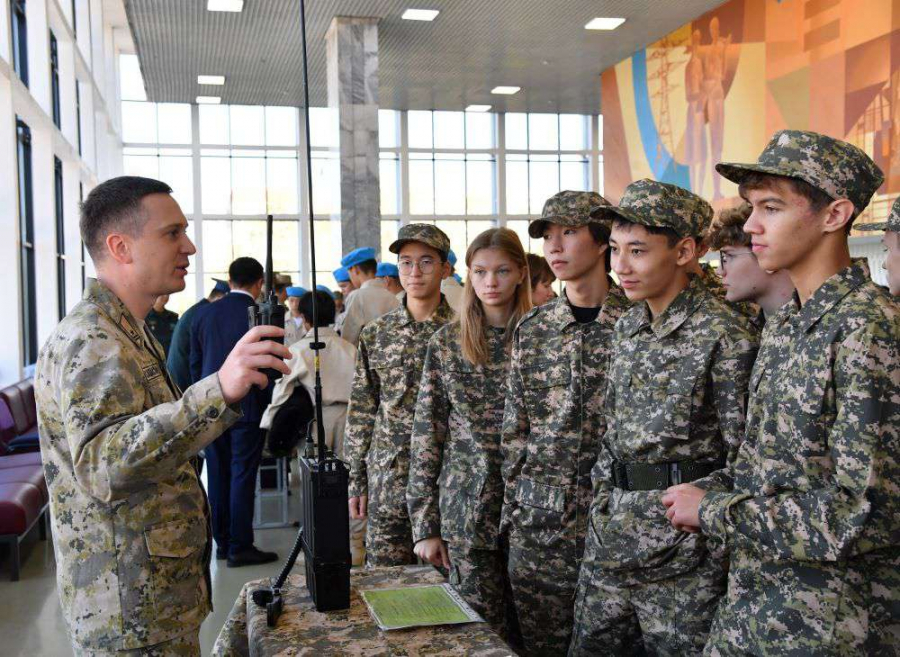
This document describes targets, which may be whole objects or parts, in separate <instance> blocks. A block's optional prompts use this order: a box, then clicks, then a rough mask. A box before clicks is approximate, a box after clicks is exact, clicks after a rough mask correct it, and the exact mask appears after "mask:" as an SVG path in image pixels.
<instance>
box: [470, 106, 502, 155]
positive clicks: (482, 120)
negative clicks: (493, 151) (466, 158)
mask: <svg viewBox="0 0 900 657" xmlns="http://www.w3.org/2000/svg"><path fill="white" fill-rule="evenodd" d="M496 119H497V116H496V114H491V113H489V112H466V148H494V147H495V146H496V145H497V143H496V142H497V140H496V136H495V131H494V126H495V125H496V123H497V120H496Z"/></svg>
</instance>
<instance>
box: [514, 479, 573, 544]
mask: <svg viewBox="0 0 900 657" xmlns="http://www.w3.org/2000/svg"><path fill="white" fill-rule="evenodd" d="M565 509H566V489H565V488H563V487H562V486H551V485H549V484H544V483H541V482H539V481H535V480H533V479H525V478H520V479H519V480H518V483H517V485H516V518H515V520H514V524H515V525H516V527H517V528H520V529H525V530H528V531H529V532H531V533H534V537H535V538H536V539H537V540H538V542H540V543H543V544H545V545H546V544H550V543H552V542H553V540H554V539H555V538H556V537H557V536H558V535H559V533H560V532H561V531H562V521H563V514H564V513H565Z"/></svg>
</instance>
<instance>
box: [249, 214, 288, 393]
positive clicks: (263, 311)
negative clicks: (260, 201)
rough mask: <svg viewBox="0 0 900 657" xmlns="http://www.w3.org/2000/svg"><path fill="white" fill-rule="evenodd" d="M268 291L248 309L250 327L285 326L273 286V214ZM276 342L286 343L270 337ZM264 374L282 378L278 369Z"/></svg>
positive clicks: (269, 224)
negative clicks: (260, 300) (258, 301)
mask: <svg viewBox="0 0 900 657" xmlns="http://www.w3.org/2000/svg"><path fill="white" fill-rule="evenodd" d="M265 275H266V292H265V297H264V298H263V301H262V302H260V303H254V304H253V305H252V306H250V307H249V308H248V309H247V313H248V314H249V316H250V328H253V327H254V326H277V327H278V328H281V329H283V328H284V306H282V305H281V303H279V301H278V295H277V294H275V290H274V287H273V278H274V276H273V272H272V215H269V216H267V217H266V274H265ZM269 339H270V340H274V341H275V342H279V343H281V344H284V338H269ZM262 372H263V374H265V375H266V376H267V377H269V381H275V380H276V379H280V378H281V372H279V371H278V370H276V369H272V368H266V369H264V370H262Z"/></svg>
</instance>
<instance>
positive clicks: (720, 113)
mask: <svg viewBox="0 0 900 657" xmlns="http://www.w3.org/2000/svg"><path fill="white" fill-rule="evenodd" d="M709 36H710V39H711V41H712V42H711V43H710V44H709V45H708V46H705V47H704V48H702V50H701V53H702V54H701V60H702V61H703V96H704V100H705V102H706V121H707V122H708V123H709V143H710V147H711V149H712V161H713V162H718V161H720V160H721V159H722V142H723V140H724V136H725V86H724V81H725V63H726V53H727V52H728V46H730V45H731V35H728V36H727V37H722V36H720V33H719V19H718V18H717V17H715V16H714V17H713V18H712V20H710V21H709ZM704 155H705V149H704ZM698 193H699V192H698ZM713 198H714V199H720V198H722V190H721V180H720V179H719V176H713Z"/></svg>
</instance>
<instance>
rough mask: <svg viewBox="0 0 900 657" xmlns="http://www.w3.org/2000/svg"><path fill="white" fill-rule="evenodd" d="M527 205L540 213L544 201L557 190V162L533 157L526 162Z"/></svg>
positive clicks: (536, 212) (533, 211) (534, 211)
mask: <svg viewBox="0 0 900 657" xmlns="http://www.w3.org/2000/svg"><path fill="white" fill-rule="evenodd" d="M528 190H529V207H530V209H531V214H540V213H541V210H543V208H544V202H545V201H546V200H547V199H548V198H550V197H551V196H553V195H554V194H556V193H557V192H558V191H559V162H557V161H556V160H550V161H544V160H536V159H533V160H531V162H529V163H528Z"/></svg>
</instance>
